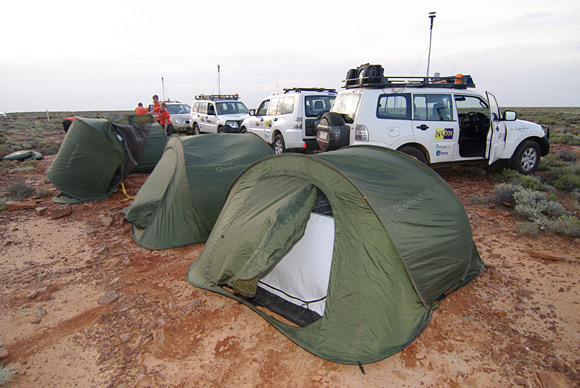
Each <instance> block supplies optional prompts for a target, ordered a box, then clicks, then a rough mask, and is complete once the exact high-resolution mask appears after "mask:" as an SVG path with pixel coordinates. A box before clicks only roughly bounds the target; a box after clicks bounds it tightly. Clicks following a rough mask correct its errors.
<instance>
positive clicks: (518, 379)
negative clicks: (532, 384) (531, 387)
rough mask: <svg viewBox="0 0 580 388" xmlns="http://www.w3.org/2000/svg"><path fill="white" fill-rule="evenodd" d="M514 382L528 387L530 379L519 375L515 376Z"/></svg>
mask: <svg viewBox="0 0 580 388" xmlns="http://www.w3.org/2000/svg"><path fill="white" fill-rule="evenodd" d="M514 383H516V384H517V385H519V386H520V387H527V386H528V380H526V379H524V378H523V377H519V376H516V377H514Z"/></svg>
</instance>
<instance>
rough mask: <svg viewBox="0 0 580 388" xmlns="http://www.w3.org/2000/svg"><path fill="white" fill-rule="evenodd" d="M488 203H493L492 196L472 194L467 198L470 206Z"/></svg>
mask: <svg viewBox="0 0 580 388" xmlns="http://www.w3.org/2000/svg"><path fill="white" fill-rule="evenodd" d="M490 202H493V196H491V195H478V194H474V195H472V196H471V197H470V198H469V204H471V205H482V204H486V203H490Z"/></svg>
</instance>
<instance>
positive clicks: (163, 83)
mask: <svg viewBox="0 0 580 388" xmlns="http://www.w3.org/2000/svg"><path fill="white" fill-rule="evenodd" d="M161 90H162V91H163V101H165V81H164V80H163V77H161Z"/></svg>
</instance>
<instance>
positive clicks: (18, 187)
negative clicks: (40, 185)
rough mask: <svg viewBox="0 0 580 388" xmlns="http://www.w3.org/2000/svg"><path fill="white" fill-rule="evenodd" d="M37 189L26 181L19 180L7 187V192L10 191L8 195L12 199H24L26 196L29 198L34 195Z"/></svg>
mask: <svg viewBox="0 0 580 388" xmlns="http://www.w3.org/2000/svg"><path fill="white" fill-rule="evenodd" d="M35 191H36V190H35V189H34V188H33V187H29V186H27V185H26V183H23V182H19V183H15V184H13V185H11V186H8V188H7V189H6V193H8V197H9V198H10V199H14V200H18V201H22V200H24V199H26V198H29V197H31V196H33V195H34V193H35Z"/></svg>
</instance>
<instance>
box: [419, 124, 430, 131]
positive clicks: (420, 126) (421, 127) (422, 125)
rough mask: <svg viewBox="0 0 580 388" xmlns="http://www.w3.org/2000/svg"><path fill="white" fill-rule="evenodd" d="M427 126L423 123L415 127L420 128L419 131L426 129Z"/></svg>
mask: <svg viewBox="0 0 580 388" xmlns="http://www.w3.org/2000/svg"><path fill="white" fill-rule="evenodd" d="M428 128H429V127H428V126H427V125H425V124H421V125H419V126H418V127H417V129H420V130H421V131H426V130H427V129H428Z"/></svg>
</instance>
